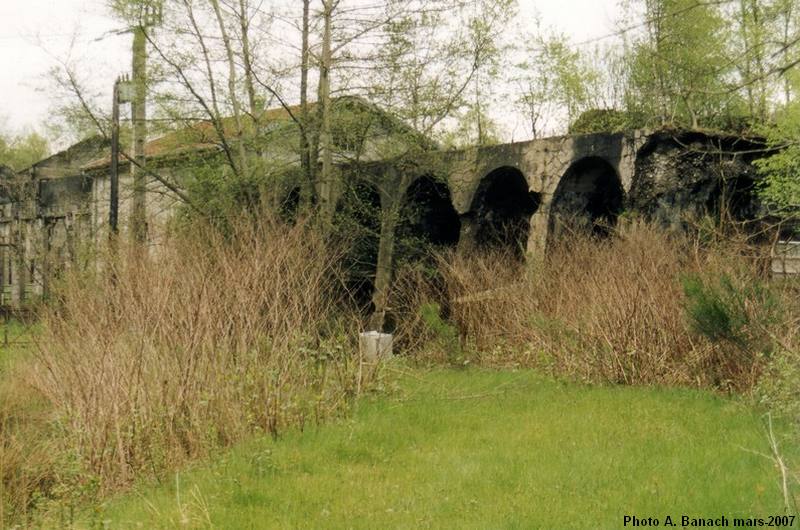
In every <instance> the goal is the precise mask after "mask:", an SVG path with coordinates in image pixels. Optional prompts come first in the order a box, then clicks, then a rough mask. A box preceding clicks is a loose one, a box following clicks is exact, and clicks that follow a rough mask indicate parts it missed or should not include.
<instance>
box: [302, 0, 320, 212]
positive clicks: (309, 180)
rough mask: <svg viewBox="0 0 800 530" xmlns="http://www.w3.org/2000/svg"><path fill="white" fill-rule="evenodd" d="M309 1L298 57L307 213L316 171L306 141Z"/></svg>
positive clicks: (304, 205) (310, 202)
mask: <svg viewBox="0 0 800 530" xmlns="http://www.w3.org/2000/svg"><path fill="white" fill-rule="evenodd" d="M310 4H311V0H303V37H302V39H303V42H302V49H301V52H300V53H301V57H300V122H301V124H300V169H301V173H302V174H303V182H302V183H301V188H300V209H301V210H304V211H308V210H310V209H311V204H312V202H313V197H314V180H315V179H314V173H315V169H316V159H317V156H316V153H313V156H312V152H311V144H310V143H309V141H308V127H309V120H308V118H309V116H308V57H309V49H308V47H309V43H308V36H309V35H308V34H309V16H310V15H309V8H310ZM312 161H313V163H312Z"/></svg>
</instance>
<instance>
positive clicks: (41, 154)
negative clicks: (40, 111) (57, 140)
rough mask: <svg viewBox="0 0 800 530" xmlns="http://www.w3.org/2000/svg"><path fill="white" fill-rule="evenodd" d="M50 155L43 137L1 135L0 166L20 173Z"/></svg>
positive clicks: (33, 135)
mask: <svg viewBox="0 0 800 530" xmlns="http://www.w3.org/2000/svg"><path fill="white" fill-rule="evenodd" d="M49 153H50V145H49V143H48V141H47V139H45V138H44V137H43V136H41V135H39V134H38V133H35V132H31V133H28V134H26V135H22V136H3V135H0V165H5V166H8V167H10V168H12V169H14V170H16V171H20V170H22V169H25V168H27V167H30V166H32V165H33V164H34V163H36V162H38V161H40V160H42V159H43V158H45V157H46V156H47V155H48V154H49Z"/></svg>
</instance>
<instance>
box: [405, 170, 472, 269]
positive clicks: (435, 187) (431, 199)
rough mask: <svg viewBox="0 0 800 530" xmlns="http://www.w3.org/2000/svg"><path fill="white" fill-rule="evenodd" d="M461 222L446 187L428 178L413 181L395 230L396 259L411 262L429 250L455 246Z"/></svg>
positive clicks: (438, 181) (441, 182)
mask: <svg viewBox="0 0 800 530" xmlns="http://www.w3.org/2000/svg"><path fill="white" fill-rule="evenodd" d="M460 233H461V220H460V219H459V217H458V212H456V210H455V208H453V202H452V200H451V198H450V190H449V189H448V188H447V184H446V183H445V182H443V181H441V180H438V179H435V178H433V177H430V176H424V177H421V178H418V179H417V180H415V181H414V182H413V183H412V184H411V186H409V187H408V190H407V191H406V195H405V200H404V202H403V208H402V210H401V214H400V223H399V225H398V230H397V234H398V237H397V243H398V244H397V249H398V252H396V254H397V256H398V257H399V258H400V259H405V260H413V259H417V258H419V257H421V256H422V255H423V254H425V253H426V252H427V251H428V250H429V249H430V248H431V247H440V248H441V247H451V246H454V245H456V244H457V243H458V237H459V235H460Z"/></svg>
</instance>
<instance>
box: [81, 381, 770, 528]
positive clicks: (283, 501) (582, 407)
mask: <svg viewBox="0 0 800 530" xmlns="http://www.w3.org/2000/svg"><path fill="white" fill-rule="evenodd" d="M755 452H764V453H767V452H768V442H767V437H766V435H765V431H764V427H763V420H762V418H760V416H759V415H758V414H757V413H756V412H754V411H752V409H749V408H747V407H746V406H745V405H742V404H740V403H738V402H736V401H731V400H726V399H723V398H720V397H716V396H713V395H710V394H707V393H703V392H697V391H689V390H675V389H648V388H631V387H590V386H581V385H575V384H565V383H559V382H554V381H552V380H548V379H543V378H541V377H539V376H537V375H535V374H533V373H531V372H490V371H479V370H468V371H446V370H437V371H431V372H416V371H415V372H408V373H406V374H405V375H403V376H402V377H401V378H400V380H399V382H398V389H397V391H396V392H393V393H391V395H390V396H388V397H380V398H374V399H367V400H364V401H362V402H361V403H360V404H359V406H358V410H357V411H356V413H355V415H354V416H353V417H352V418H351V419H349V420H346V421H342V422H340V423H338V424H333V425H328V426H325V427H321V428H319V429H314V430H306V431H305V432H302V433H300V432H297V433H293V434H289V435H287V436H284V437H282V438H281V439H280V440H279V441H277V442H275V441H273V440H271V439H263V440H257V441H253V442H251V443H249V444H246V445H244V446H240V447H238V448H237V449H236V450H234V451H232V452H229V453H225V454H224V455H221V456H219V457H218V458H216V459H214V460H213V462H212V463H210V464H208V463H206V464H203V465H198V466H197V467H196V468H195V469H193V470H188V471H186V472H184V473H181V474H179V475H175V476H173V477H172V478H171V479H170V480H169V483H168V484H163V485H161V486H140V487H139V488H137V489H136V490H135V491H134V492H132V493H130V494H128V495H126V496H125V497H122V498H119V499H116V500H113V501H111V502H110V503H109V504H107V505H106V506H104V507H103V508H102V509H101V510H98V511H96V512H94V513H93V515H91V516H87V518H86V519H84V521H83V523H82V524H83V527H92V526H95V525H97V526H100V527H106V528H174V527H181V528H225V529H228V528H231V529H238V528H282V529H283V528H326V529H327V528H364V529H367V528H370V529H375V528H409V529H412V528H459V529H463V528H476V529H477V528H480V529H487V528H526V529H527V528H621V527H622V526H623V517H624V516H625V515H635V516H637V517H658V518H659V519H660V520H661V522H662V526H663V522H664V517H665V516H667V515H671V516H672V517H673V518H675V517H678V518H680V516H681V515H689V516H692V517H700V516H704V517H718V516H720V515H723V514H724V515H726V516H727V517H729V518H732V517H737V516H743V517H752V516H766V515H771V514H778V513H782V511H783V509H782V507H783V501H782V497H781V494H780V490H779V486H778V474H777V471H776V470H775V468H774V466H773V465H772V463H771V462H770V461H769V460H768V459H767V458H764V457H763V456H759V455H757V454H755ZM80 526H81V525H79V527H80Z"/></svg>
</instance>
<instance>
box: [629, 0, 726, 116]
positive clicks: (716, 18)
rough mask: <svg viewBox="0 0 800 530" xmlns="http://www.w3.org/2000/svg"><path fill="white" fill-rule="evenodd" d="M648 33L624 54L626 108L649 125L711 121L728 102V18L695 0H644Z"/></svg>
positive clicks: (713, 6)
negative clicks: (627, 54)
mask: <svg viewBox="0 0 800 530" xmlns="http://www.w3.org/2000/svg"><path fill="white" fill-rule="evenodd" d="M643 3H644V8H645V13H644V15H645V17H646V19H647V24H646V29H647V31H646V34H645V36H644V37H642V38H639V39H638V40H636V41H634V42H633V44H632V45H631V46H630V48H629V50H628V53H629V56H628V59H627V62H628V68H629V69H630V77H629V86H628V90H627V107H628V108H629V109H630V110H635V111H637V112H641V113H643V114H644V115H646V116H647V117H648V118H649V121H650V124H651V125H662V124H673V125H681V126H691V127H698V126H706V127H708V126H713V125H715V124H716V123H718V120H719V119H720V118H721V117H722V116H723V115H724V114H725V112H726V110H727V109H728V108H729V105H730V104H731V97H730V95H729V94H730V92H729V91H727V90H726V88H727V85H726V80H727V79H728V76H729V73H730V71H731V68H732V63H731V61H729V60H728V57H727V47H728V38H729V35H728V33H727V22H726V20H725V19H724V17H723V15H722V13H721V11H720V9H719V7H718V6H717V5H712V4H710V3H698V2H696V1H695V0H644V2H643Z"/></svg>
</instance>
